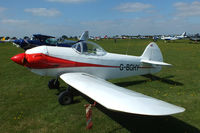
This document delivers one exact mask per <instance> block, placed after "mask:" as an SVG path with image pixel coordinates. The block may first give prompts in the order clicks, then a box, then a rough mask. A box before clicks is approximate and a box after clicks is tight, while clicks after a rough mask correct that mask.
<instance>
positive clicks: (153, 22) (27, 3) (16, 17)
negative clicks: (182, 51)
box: [0, 0, 200, 37]
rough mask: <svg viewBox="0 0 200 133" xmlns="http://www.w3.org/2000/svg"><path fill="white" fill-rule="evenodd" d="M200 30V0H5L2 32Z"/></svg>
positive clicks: (54, 33)
mask: <svg viewBox="0 0 200 133" xmlns="http://www.w3.org/2000/svg"><path fill="white" fill-rule="evenodd" d="M86 30H87V31H89V33H90V35H92V36H104V35H108V36H113V35H138V34H140V35H168V34H181V33H183V32H185V31H186V32H187V33H190V34H195V33H199V32H200V0H195V1H193V0H1V3H0V36H10V37H13V36H16V37H23V36H25V35H26V36H31V35H32V34H36V33H40V34H47V35H52V36H56V37H58V36H62V35H67V36H78V35H80V34H81V33H82V32H84V31H86Z"/></svg>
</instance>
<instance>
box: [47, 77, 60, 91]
mask: <svg viewBox="0 0 200 133" xmlns="http://www.w3.org/2000/svg"><path fill="white" fill-rule="evenodd" d="M59 86H60V83H59V81H58V80H56V79H52V80H50V81H49V83H48V87H49V89H59Z"/></svg>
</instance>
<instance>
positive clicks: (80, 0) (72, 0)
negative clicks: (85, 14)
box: [47, 0, 93, 3]
mask: <svg viewBox="0 0 200 133" xmlns="http://www.w3.org/2000/svg"><path fill="white" fill-rule="evenodd" d="M47 1H49V2H60V3H84V2H89V1H93V0H47Z"/></svg>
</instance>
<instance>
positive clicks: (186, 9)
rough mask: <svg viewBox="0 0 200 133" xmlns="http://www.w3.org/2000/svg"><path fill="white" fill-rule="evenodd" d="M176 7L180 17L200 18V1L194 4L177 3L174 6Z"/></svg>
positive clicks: (177, 14)
mask: <svg viewBox="0 0 200 133" xmlns="http://www.w3.org/2000/svg"><path fill="white" fill-rule="evenodd" d="M174 7H175V8H176V10H177V13H176V16H178V17H190V16H200V2H199V1H194V2H192V3H184V2H177V3H175V4H174Z"/></svg>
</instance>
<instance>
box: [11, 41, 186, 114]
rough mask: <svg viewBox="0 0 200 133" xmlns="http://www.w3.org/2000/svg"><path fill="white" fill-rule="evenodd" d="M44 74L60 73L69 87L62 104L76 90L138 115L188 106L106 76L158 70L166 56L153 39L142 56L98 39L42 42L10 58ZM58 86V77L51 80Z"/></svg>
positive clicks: (70, 98) (105, 104) (106, 105)
mask: <svg viewBox="0 0 200 133" xmlns="http://www.w3.org/2000/svg"><path fill="white" fill-rule="evenodd" d="M11 60H13V61H14V62H16V63H17V64H19V65H22V66H24V67H27V68H29V70H30V71H32V72H33V73H36V74H39V75H42V76H53V77H57V79H58V78H59V77H60V78H61V79H62V80H63V81H64V82H66V83H67V84H68V85H69V87H68V88H67V89H66V91H63V92H61V93H60V94H59V97H58V101H59V103H60V104H61V105H67V104H70V103H72V102H73V96H74V95H73V93H72V92H73V90H74V89H75V90H77V91H79V92H81V93H82V94H84V95H86V96H88V97H90V98H91V99H93V100H94V101H96V102H97V103H99V104H101V105H103V106H104V107H106V108H107V109H110V110H114V111H120V112H126V113H133V114H139V115H151V116H165V115H171V114H176V113H181V112H183V111H184V110H185V109H184V108H182V107H179V106H176V105H173V104H170V103H167V102H164V101H161V100H158V99H155V98H153V97H150V96H146V95H144V94H141V93H138V92H135V91H132V90H128V89H126V88H123V87H119V86H116V85H114V84H112V83H110V82H108V81H107V80H109V79H115V78H123V77H129V76H136V75H145V74H153V73H157V72H159V71H160V70H161V68H162V66H170V64H168V63H165V62H163V56H162V53H161V51H160V49H159V47H158V46H157V45H156V43H154V42H152V43H150V44H149V45H148V46H147V47H146V49H145V50H144V52H143V54H142V55H141V56H130V55H122V54H115V53H108V52H106V51H105V50H104V49H103V48H102V47H100V46H99V45H97V44H96V43H93V42H89V41H80V42H77V43H76V44H74V45H73V46H72V47H55V46H39V47H34V48H32V49H29V50H26V51H25V53H21V54H18V55H15V56H13V57H12V58H11ZM49 84H50V86H51V87H56V86H59V82H58V80H56V81H55V80H54V81H53V82H52V81H50V82H49Z"/></svg>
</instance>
